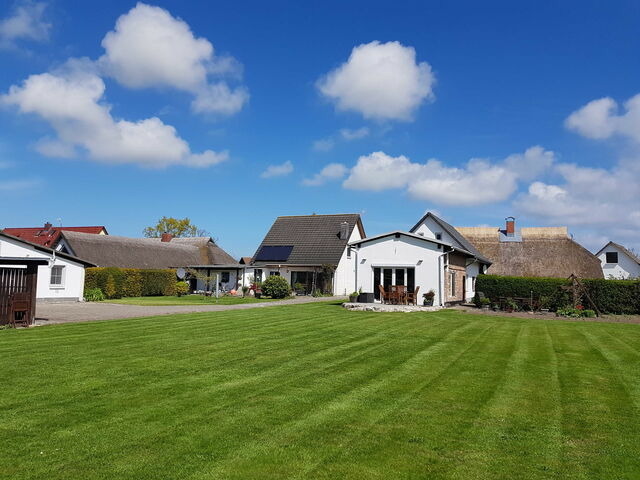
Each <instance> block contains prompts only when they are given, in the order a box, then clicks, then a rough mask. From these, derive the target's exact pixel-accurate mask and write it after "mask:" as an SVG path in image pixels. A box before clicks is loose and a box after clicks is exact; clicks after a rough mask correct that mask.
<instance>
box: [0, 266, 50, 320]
mask: <svg viewBox="0 0 640 480" xmlns="http://www.w3.org/2000/svg"><path fill="white" fill-rule="evenodd" d="M48 263H49V262H48V260H47V259H46V258H31V257H0V325H6V324H7V323H11V322H12V320H13V319H12V318H11V314H12V310H11V300H12V297H13V296H14V295H15V294H26V297H27V298H28V302H27V304H28V308H27V312H26V314H25V317H26V320H27V321H26V323H27V324H28V325H31V324H33V321H34V320H35V317H36V290H37V285H38V266H40V265H47V264H48ZM22 296H25V295H22Z"/></svg>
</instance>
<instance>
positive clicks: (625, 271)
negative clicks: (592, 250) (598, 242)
mask: <svg viewBox="0 0 640 480" xmlns="http://www.w3.org/2000/svg"><path fill="white" fill-rule="evenodd" d="M607 253H617V254H618V261H617V262H607ZM598 259H599V260H600V263H601V264H602V273H603V274H604V278H614V279H627V278H640V265H638V262H637V261H636V260H635V259H633V258H631V257H630V256H629V255H628V254H627V252H625V251H624V250H623V249H621V248H618V247H617V246H616V245H611V244H609V245H607V246H606V247H605V248H603V249H602V251H600V252H599V253H598Z"/></svg>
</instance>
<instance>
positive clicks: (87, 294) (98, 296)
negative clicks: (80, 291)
mask: <svg viewBox="0 0 640 480" xmlns="http://www.w3.org/2000/svg"><path fill="white" fill-rule="evenodd" d="M84 299H85V301H87V302H101V301H102V300H104V293H102V290H100V289H99V288H88V289H86V290H85V291H84Z"/></svg>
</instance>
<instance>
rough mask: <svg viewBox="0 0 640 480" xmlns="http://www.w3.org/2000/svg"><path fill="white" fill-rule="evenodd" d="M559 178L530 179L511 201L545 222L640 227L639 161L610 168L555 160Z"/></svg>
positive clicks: (631, 161)
mask: <svg viewBox="0 0 640 480" xmlns="http://www.w3.org/2000/svg"><path fill="white" fill-rule="evenodd" d="M555 171H556V173H557V174H559V175H560V177H561V179H562V182H560V183H559V184H547V183H543V182H534V183H532V184H531V185H530V186H529V189H528V191H527V192H526V193H524V194H522V195H521V196H520V197H519V198H518V199H517V200H516V202H515V204H516V206H517V207H518V208H519V209H520V210H521V211H523V212H525V213H527V214H529V215H531V216H534V217H537V218H542V219H544V220H545V221H546V222H549V223H561V224H563V225H581V226H591V227H615V228H619V227H622V226H626V227H627V228H634V229H636V234H637V230H638V229H640V188H638V185H640V162H638V161H637V160H624V161H621V162H620V163H618V164H617V165H615V166H614V167H613V168H611V169H603V168H590V167H581V166H578V165H574V164H559V165H557V166H556V167H555Z"/></svg>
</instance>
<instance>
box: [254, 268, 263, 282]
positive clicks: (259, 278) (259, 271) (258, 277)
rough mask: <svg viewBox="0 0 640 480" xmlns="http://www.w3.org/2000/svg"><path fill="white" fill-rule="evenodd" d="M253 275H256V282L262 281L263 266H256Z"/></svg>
mask: <svg viewBox="0 0 640 480" xmlns="http://www.w3.org/2000/svg"><path fill="white" fill-rule="evenodd" d="M253 277H254V279H255V281H256V282H261V281H262V269H261V268H256V269H255V270H254V271H253Z"/></svg>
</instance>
